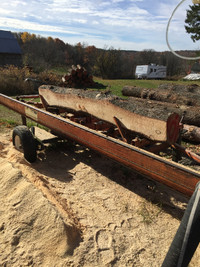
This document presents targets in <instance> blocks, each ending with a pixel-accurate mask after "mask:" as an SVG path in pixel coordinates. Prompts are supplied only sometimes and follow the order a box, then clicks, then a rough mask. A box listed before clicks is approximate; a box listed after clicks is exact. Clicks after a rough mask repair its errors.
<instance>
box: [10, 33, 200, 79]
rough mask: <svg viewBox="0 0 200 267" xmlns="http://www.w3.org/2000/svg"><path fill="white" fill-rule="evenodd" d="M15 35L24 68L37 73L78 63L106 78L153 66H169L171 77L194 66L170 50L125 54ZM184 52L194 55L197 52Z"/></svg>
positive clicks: (128, 76)
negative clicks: (137, 67)
mask: <svg viewBox="0 0 200 267" xmlns="http://www.w3.org/2000/svg"><path fill="white" fill-rule="evenodd" d="M14 35H15V36H16V38H17V40H18V43H19V45H20V47H21V49H22V53H23V65H26V66H30V67H31V68H32V69H33V70H34V71H35V72H41V71H44V70H51V69H53V68H55V67H65V68H66V67H68V68H70V67H71V66H72V65H77V64H79V65H81V66H82V67H84V68H86V69H87V70H88V71H89V72H91V73H92V75H94V76H97V77H102V78H103V79H132V78H134V73H135V68H136V66H137V65H146V64H149V63H154V64H158V65H164V66H167V75H168V76H169V77H172V76H176V75H177V76H178V75H185V74H187V72H188V71H189V68H190V67H189V66H190V64H191V62H188V61H186V60H183V59H180V58H177V57H176V56H174V55H173V54H172V53H171V52H167V51H166V52H156V51H155V50H153V49H146V50H143V51H125V50H120V49H114V48H113V47H105V48H104V49H99V48H96V47H95V46H89V45H87V44H85V43H77V44H76V45H70V44H68V43H64V42H63V41H62V40H60V39H59V38H55V39H54V38H52V37H47V38H46V37H42V36H40V35H35V34H31V33H28V32H20V33H14ZM181 53H182V54H183V55H189V56H192V54H194V53H195V52H191V51H182V52H181Z"/></svg>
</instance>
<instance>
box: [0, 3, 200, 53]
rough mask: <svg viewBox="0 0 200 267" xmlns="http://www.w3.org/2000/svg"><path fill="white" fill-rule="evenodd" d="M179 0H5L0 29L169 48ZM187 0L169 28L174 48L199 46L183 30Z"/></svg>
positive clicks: (91, 42)
mask: <svg viewBox="0 0 200 267" xmlns="http://www.w3.org/2000/svg"><path fill="white" fill-rule="evenodd" d="M179 2H180V0H154V1H153V0H129V1H127V0H110V1H104V0H28V1H25V0H10V1H8V0H1V5H0V29H1V30H10V31H13V32H23V31H27V32H29V33H35V34H37V35H41V36H44V37H47V36H51V37H53V38H60V39H61V40H63V41H64V42H65V43H69V44H72V45H74V44H76V43H78V42H81V43H85V44H86V45H95V46H96V47H99V48H105V47H107V48H108V47H113V48H115V49H121V50H122V49H125V50H138V51H141V50H144V49H154V50H156V51H166V50H169V49H168V47H167V45H166V41H165V32H166V27H167V22H168V20H169V18H170V16H171V14H172V12H173V10H174V8H175V7H176V5H177V4H178V3H179ZM191 4H192V0H186V1H185V2H184V3H183V5H182V6H181V7H180V8H179V9H178V10H177V12H176V13H175V16H174V19H173V20H172V23H171V26H170V30H169V41H170V45H171V46H172V47H173V49H176V50H187V49H199V43H198V42H196V43H193V42H192V40H191V39H190V37H189V35H188V34H186V32H185V29H184V20H185V17H186V9H188V8H189V5H191Z"/></svg>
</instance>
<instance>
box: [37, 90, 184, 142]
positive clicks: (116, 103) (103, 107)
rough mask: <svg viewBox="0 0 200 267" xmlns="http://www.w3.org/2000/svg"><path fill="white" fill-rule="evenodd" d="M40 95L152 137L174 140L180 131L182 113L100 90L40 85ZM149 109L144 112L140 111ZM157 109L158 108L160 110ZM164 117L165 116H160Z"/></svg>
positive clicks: (47, 103) (57, 104)
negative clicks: (155, 108)
mask: <svg viewBox="0 0 200 267" xmlns="http://www.w3.org/2000/svg"><path fill="white" fill-rule="evenodd" d="M39 95H40V97H41V100H42V101H43V103H44V105H45V106H54V107H64V108H67V109H69V110H74V111H78V112H80V111H82V112H84V113H87V114H90V115H92V116H94V117H97V118H99V119H101V120H104V121H108V122H110V123H112V124H114V125H115V121H116V118H117V119H118V120H119V121H120V123H121V125H123V127H124V128H125V129H128V130H131V131H133V132H136V133H139V134H141V135H143V136H145V137H146V138H148V139H151V140H154V141H159V142H166V141H168V142H169V143H174V142H175V141H176V140H177V138H178V135H179V120H180V118H179V116H178V115H177V114H174V113H169V112H163V111H161V110H159V115H160V114H162V116H156V115H157V114H154V112H149V111H148V109H147V107H146V105H144V103H141V104H140V106H139V105H138V104H136V103H134V101H133V100H132V99H128V100H126V99H120V98H118V97H115V96H112V95H107V94H104V93H101V92H99V91H91V90H81V89H72V88H63V87H56V86H50V85H49V86H47V85H44V86H40V87H39ZM141 110H142V111H146V113H145V112H143V113H142V114H140V111H141ZM156 112H157V111H156ZM160 117H162V118H160Z"/></svg>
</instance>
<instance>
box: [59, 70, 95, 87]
mask: <svg viewBox="0 0 200 267" xmlns="http://www.w3.org/2000/svg"><path fill="white" fill-rule="evenodd" d="M62 81H63V83H64V85H65V86H66V87H74V88H77V87H78V88H80V87H84V88H85V87H91V86H93V85H94V81H93V77H92V75H90V74H89V73H88V72H87V70H86V69H85V68H83V67H81V66H80V65H77V66H74V65H73V66H72V68H71V71H70V72H69V73H68V74H66V75H64V76H63V77H62Z"/></svg>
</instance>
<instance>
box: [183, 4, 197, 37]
mask: <svg viewBox="0 0 200 267" xmlns="http://www.w3.org/2000/svg"><path fill="white" fill-rule="evenodd" d="M185 23H186V25H185V29H186V32H187V33H189V34H190V35H191V39H192V41H193V42H196V41H198V40H200V4H195V5H192V6H190V9H189V10H187V16H186V19H185Z"/></svg>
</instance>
